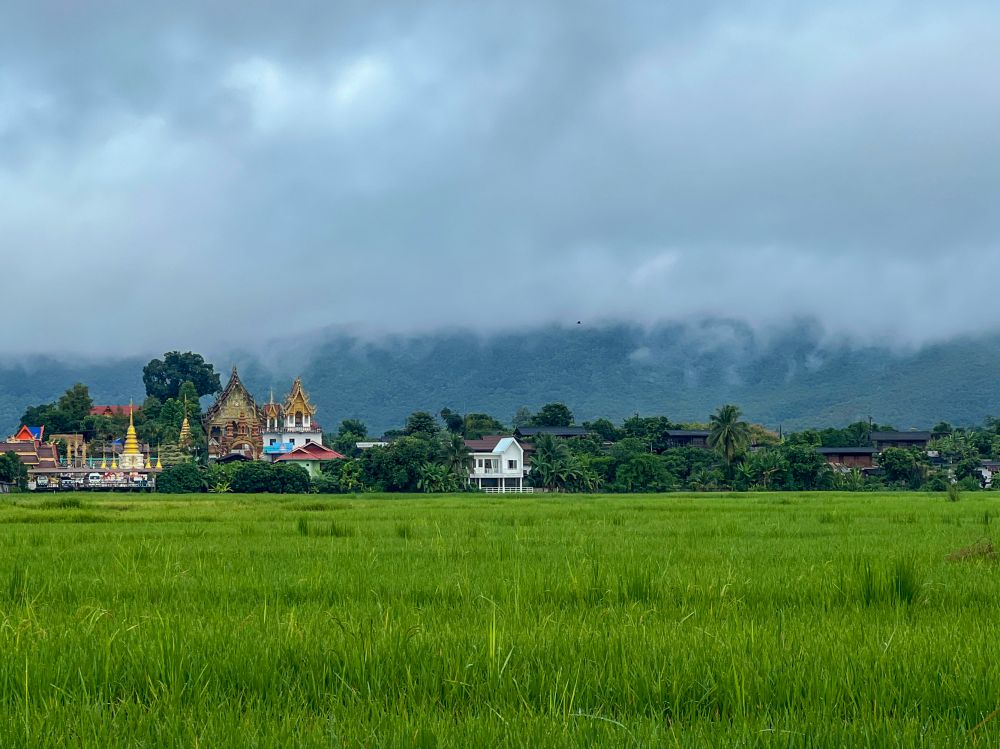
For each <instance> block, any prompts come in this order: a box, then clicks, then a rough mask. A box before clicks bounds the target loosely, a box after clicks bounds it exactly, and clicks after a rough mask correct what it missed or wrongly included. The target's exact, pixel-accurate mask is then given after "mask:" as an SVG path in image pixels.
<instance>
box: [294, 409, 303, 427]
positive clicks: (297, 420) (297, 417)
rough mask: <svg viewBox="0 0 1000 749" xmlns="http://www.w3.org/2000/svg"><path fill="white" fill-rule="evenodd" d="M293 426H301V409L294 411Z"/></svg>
mask: <svg viewBox="0 0 1000 749" xmlns="http://www.w3.org/2000/svg"><path fill="white" fill-rule="evenodd" d="M295 426H297V427H300V426H302V412H301V411H296V412H295Z"/></svg>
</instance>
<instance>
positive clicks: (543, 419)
mask: <svg viewBox="0 0 1000 749" xmlns="http://www.w3.org/2000/svg"><path fill="white" fill-rule="evenodd" d="M572 423H573V412H572V411H570V410H569V407H568V406H566V404H564V403H546V404H545V405H544V406H542V407H541V409H540V410H539V411H538V413H536V414H535V415H534V416H532V417H531V425H532V426H536V427H568V426H570V425H571V424H572Z"/></svg>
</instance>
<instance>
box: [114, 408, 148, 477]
mask: <svg viewBox="0 0 1000 749" xmlns="http://www.w3.org/2000/svg"><path fill="white" fill-rule="evenodd" d="M132 411H133V408H132V405H131V404H129V409H128V432H127V433H126V434H125V449H124V450H122V455H121V460H120V461H119V464H120V465H121V467H122V469H123V470H126V471H141V470H142V469H143V467H144V465H145V460H144V459H143V457H142V450H140V449H139V437H138V436H137V435H136V433H135V422H134V421H133V419H132Z"/></svg>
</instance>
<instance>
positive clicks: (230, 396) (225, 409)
mask: <svg viewBox="0 0 1000 749" xmlns="http://www.w3.org/2000/svg"><path fill="white" fill-rule="evenodd" d="M263 420H264V414H263V412H262V411H261V409H260V408H258V407H257V404H256V402H254V399H253V396H252V395H250V391H249V390H247V389H246V387H245V386H244V385H243V383H242V382H241V381H240V376H239V373H238V372H237V371H236V367H233V373H232V374H231V375H230V377H229V382H228V383H226V387H225V388H224V389H223V391H222V392H221V393H220V394H219V397H218V398H216V400H215V403H213V404H212V406H211V407H210V408H209V409H208V411H207V412H206V413H205V417H204V421H203V425H204V428H205V437H206V439H207V441H208V457H209V460H219V459H220V458H225V457H227V456H229V455H231V454H238V455H242V456H244V457H246V458H249V459H251V460H258V459H259V458H260V457H261V455H262V452H263V442H262V425H263Z"/></svg>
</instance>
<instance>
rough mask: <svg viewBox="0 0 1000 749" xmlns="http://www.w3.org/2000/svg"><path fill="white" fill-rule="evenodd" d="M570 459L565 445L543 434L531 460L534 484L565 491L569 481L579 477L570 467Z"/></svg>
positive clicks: (536, 443) (536, 444)
mask: <svg viewBox="0 0 1000 749" xmlns="http://www.w3.org/2000/svg"><path fill="white" fill-rule="evenodd" d="M570 457H571V456H570V452H569V448H568V447H566V445H565V444H564V443H562V442H559V441H557V440H555V439H553V437H552V435H550V434H543V435H542V436H541V437H539V438H538V441H537V442H535V454H534V456H533V457H532V459H531V477H532V482H533V483H534V484H535V485H536V486H541V487H542V488H544V489H550V490H551V489H556V490H559V489H563V488H564V487H565V484H566V482H567V480H572V477H575V476H576V475H577V474H576V471H575V470H574V469H572V468H571V467H570V465H569V464H570Z"/></svg>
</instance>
